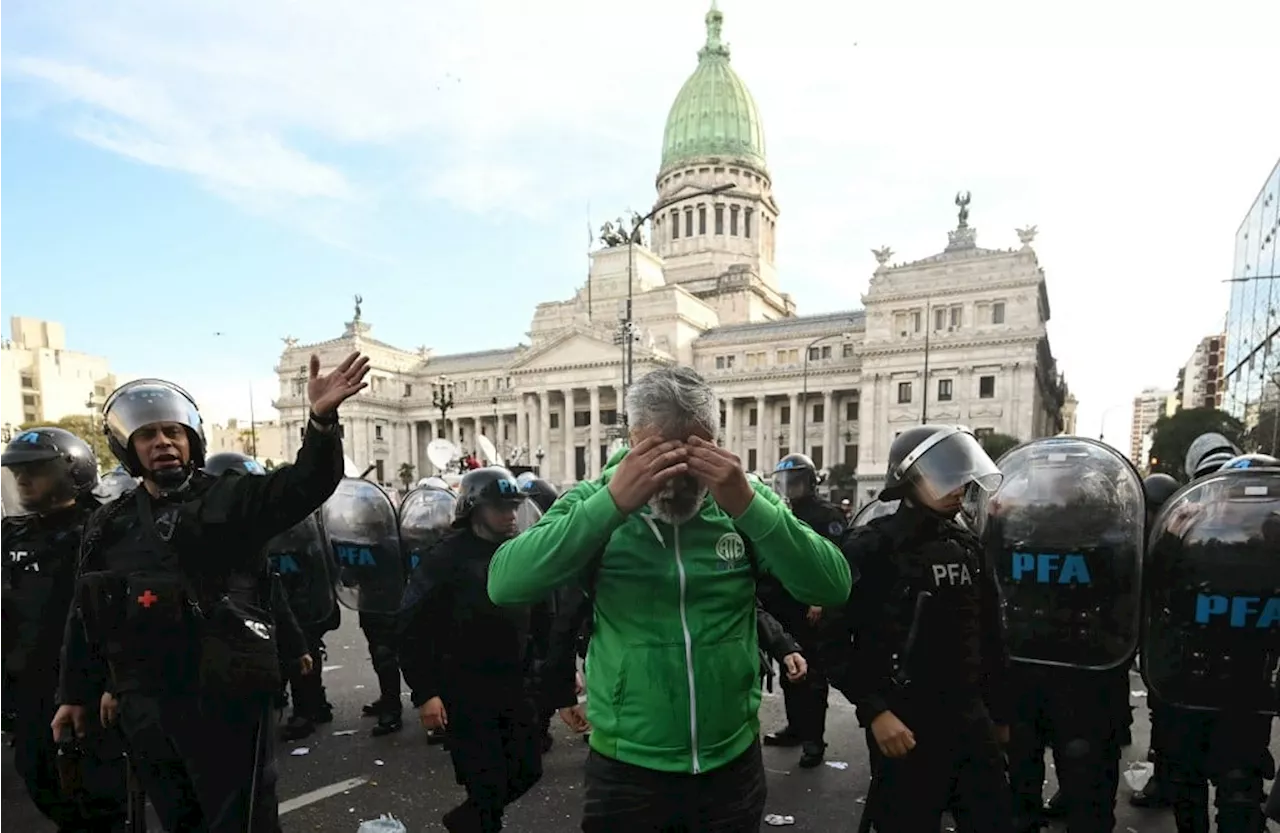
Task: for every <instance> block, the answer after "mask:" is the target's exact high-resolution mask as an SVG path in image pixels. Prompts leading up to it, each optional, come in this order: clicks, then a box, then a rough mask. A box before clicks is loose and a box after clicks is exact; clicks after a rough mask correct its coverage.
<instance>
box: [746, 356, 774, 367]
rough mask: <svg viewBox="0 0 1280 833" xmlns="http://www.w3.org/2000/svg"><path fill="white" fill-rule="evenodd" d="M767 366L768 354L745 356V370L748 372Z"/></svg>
mask: <svg viewBox="0 0 1280 833" xmlns="http://www.w3.org/2000/svg"><path fill="white" fill-rule="evenodd" d="M768 366H769V354H768V353H763V352H761V353H748V354H747V369H748V370H753V369H756V368H761V367H768Z"/></svg>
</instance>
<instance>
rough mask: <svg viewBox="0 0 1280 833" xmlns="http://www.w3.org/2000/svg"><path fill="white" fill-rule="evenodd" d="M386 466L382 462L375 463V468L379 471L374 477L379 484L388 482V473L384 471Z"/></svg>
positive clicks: (376, 461)
mask: <svg viewBox="0 0 1280 833" xmlns="http://www.w3.org/2000/svg"><path fill="white" fill-rule="evenodd" d="M384 465H385V463H384V462H383V461H382V460H374V461H373V466H374V468H375V469H376V470H377V474H375V475H374V477H375V478H376V479H377V481H378V482H379V483H386V482H387V476H386V472H385V471H384V470H383V466H384Z"/></svg>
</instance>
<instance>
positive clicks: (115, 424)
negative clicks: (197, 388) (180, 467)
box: [104, 382, 201, 448]
mask: <svg viewBox="0 0 1280 833" xmlns="http://www.w3.org/2000/svg"><path fill="white" fill-rule="evenodd" d="M104 418H105V419H106V423H107V427H108V428H109V429H110V430H111V433H112V435H114V437H115V439H116V442H118V443H120V445H122V446H124V447H126V448H127V447H128V445H129V438H130V437H132V436H133V434H134V432H135V431H137V430H138V429H139V428H141V427H142V426H144V425H153V424H155V423H157V422H176V423H178V424H179V425H182V426H185V427H187V428H190V429H191V430H192V431H194V432H196V433H197V434H199V433H200V431H201V424H200V413H199V411H197V410H196V406H195V404H194V403H193V402H192V401H191V400H190V399H188V398H187V397H186V396H184V395H183V394H182V393H180V392H179V391H177V390H175V389H174V388H173V387H170V386H168V385H167V384H165V383H162V382H143V383H139V384H137V385H136V386H134V387H132V388H129V389H127V390H122V391H121V392H120V393H119V394H118V395H117V396H116V398H115V399H114V400H113V401H111V402H109V403H108V406H107V409H106V413H105V414H104Z"/></svg>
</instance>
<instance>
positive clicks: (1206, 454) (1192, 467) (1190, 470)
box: [1183, 432, 1240, 480]
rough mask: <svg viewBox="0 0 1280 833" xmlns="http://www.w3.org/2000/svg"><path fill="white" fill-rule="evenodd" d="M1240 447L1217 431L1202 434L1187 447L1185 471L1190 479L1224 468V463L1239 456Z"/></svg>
mask: <svg viewBox="0 0 1280 833" xmlns="http://www.w3.org/2000/svg"><path fill="white" fill-rule="evenodd" d="M1239 453H1240V449H1239V448H1238V447H1237V446H1236V444H1235V443H1233V442H1231V440H1228V439H1227V438H1226V437H1224V436H1222V435H1221V434H1218V433H1216V432H1210V433H1207V434H1201V435H1200V436H1198V437H1196V438H1195V439H1194V440H1192V442H1191V445H1190V446H1189V447H1188V448H1187V457H1186V460H1185V461H1184V463H1183V471H1185V472H1186V474H1187V479H1188V480H1195V479H1196V478H1198V477H1203V476H1205V475H1206V474H1211V473H1212V472H1215V471H1217V470H1218V469H1220V468H1222V464H1223V463H1225V462H1227V461H1228V460H1230V459H1231V458H1232V457H1235V456H1237V455H1238V454H1239Z"/></svg>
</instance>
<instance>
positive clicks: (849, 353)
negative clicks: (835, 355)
mask: <svg viewBox="0 0 1280 833" xmlns="http://www.w3.org/2000/svg"><path fill="white" fill-rule="evenodd" d="M840 357H841V358H842V359H851V358H853V344H852V343H849V344H845V345H842V346H841V348H840Z"/></svg>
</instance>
